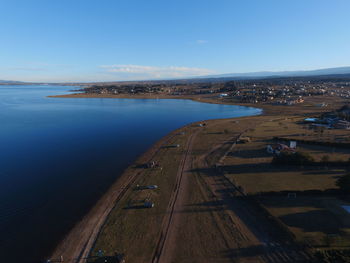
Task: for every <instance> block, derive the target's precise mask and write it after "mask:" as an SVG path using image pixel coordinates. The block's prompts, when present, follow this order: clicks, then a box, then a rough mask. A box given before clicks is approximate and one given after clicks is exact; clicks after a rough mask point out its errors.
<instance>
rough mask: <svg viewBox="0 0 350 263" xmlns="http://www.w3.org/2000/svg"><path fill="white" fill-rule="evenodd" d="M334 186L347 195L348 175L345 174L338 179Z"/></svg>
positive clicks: (349, 177)
mask: <svg viewBox="0 0 350 263" xmlns="http://www.w3.org/2000/svg"><path fill="white" fill-rule="evenodd" d="M335 184H336V186H338V187H339V188H340V190H341V191H342V192H344V193H347V194H349V193H350V174H346V175H344V176H342V177H339V178H338V180H337V181H336V183H335Z"/></svg>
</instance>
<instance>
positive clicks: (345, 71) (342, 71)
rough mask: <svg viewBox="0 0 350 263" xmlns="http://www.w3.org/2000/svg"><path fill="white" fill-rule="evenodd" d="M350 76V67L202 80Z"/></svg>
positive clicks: (227, 76)
mask: <svg viewBox="0 0 350 263" xmlns="http://www.w3.org/2000/svg"><path fill="white" fill-rule="evenodd" d="M338 74H350V67H339V68H326V69H316V70H300V71H275V72H274V71H261V72H250V73H227V74H219V75H210V76H203V77H201V78H237V79H246V78H269V77H307V76H322V75H338Z"/></svg>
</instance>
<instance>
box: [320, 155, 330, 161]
mask: <svg viewBox="0 0 350 263" xmlns="http://www.w3.org/2000/svg"><path fill="white" fill-rule="evenodd" d="M329 160H330V158H329V155H323V156H322V158H321V162H322V163H329Z"/></svg>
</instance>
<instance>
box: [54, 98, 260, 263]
mask: <svg viewBox="0 0 350 263" xmlns="http://www.w3.org/2000/svg"><path fill="white" fill-rule="evenodd" d="M84 95H85V94H69V95H57V96H48V97H50V98H111V99H187V100H192V101H196V102H202V103H211V104H224V105H236V106H243V107H252V106H251V105H249V106H248V105H247V106H245V105H237V104H233V103H232V104H228V103H223V102H222V103H218V101H215V100H202V99H195V98H191V97H176V98H174V97H171V98H168V97H167V98H164V97H162V98H154V97H152V98H150V97H137V98H135V97H131V96H123V97H116V96H113V97H112V96H108V97H104V96H89V95H88V96H84ZM254 108H257V107H254ZM259 109H261V112H260V114H257V115H251V116H242V117H231V118H225V119H239V118H249V117H256V116H265V115H266V112H265V110H264V109H262V108H259ZM215 120H219V119H212V120H201V121H197V122H192V123H188V124H186V125H184V126H182V127H179V128H177V129H175V130H173V131H171V132H170V133H168V134H166V135H165V136H163V137H162V138H160V139H159V140H158V141H156V142H155V143H154V144H153V145H152V146H150V148H149V149H147V150H146V151H145V152H143V153H141V154H140V155H139V156H138V157H137V158H136V159H135V160H133V161H132V163H131V164H130V165H129V166H128V167H127V168H125V169H124V170H123V171H122V172H121V173H120V176H119V177H118V178H117V179H116V180H115V181H114V182H113V183H112V184H111V186H110V187H109V188H108V190H107V191H106V192H105V193H104V194H103V195H102V197H100V198H99V199H98V200H96V202H95V204H94V205H93V206H92V207H91V208H90V210H89V211H88V212H87V214H85V215H84V216H83V217H82V218H81V219H80V220H79V221H78V222H76V224H75V225H74V226H73V228H72V229H70V230H69V231H68V232H67V233H66V235H65V236H64V237H63V238H62V239H61V240H60V241H59V242H58V244H57V245H56V246H55V247H54V249H53V250H52V251H51V252H50V253H49V255H50V257H49V258H50V259H51V260H60V258H61V256H62V257H63V259H64V260H76V262H81V263H83V262H84V258H86V257H88V256H89V253H90V251H91V249H92V247H93V246H94V244H95V241H96V238H97V237H98V235H99V233H100V231H101V229H102V228H103V225H104V224H105V222H106V219H107V218H108V216H109V214H110V212H111V211H112V210H113V208H114V207H115V206H116V205H117V203H118V201H119V200H120V199H121V198H122V197H123V195H124V193H125V192H126V191H127V190H128V189H129V187H130V186H131V185H132V183H133V182H134V181H135V180H137V178H138V175H139V174H138V173H136V174H133V171H131V170H132V168H133V167H135V165H136V164H138V163H147V162H149V161H150V160H152V157H153V156H154V155H155V154H156V153H157V152H158V151H159V150H160V149H161V147H162V146H163V145H164V144H165V143H166V142H168V141H169V140H170V139H172V138H174V137H175V136H176V135H177V134H178V133H179V132H180V131H181V130H183V129H185V128H186V127H188V126H192V125H193V124H196V123H199V122H203V121H205V122H208V121H215ZM76 256H78V258H76Z"/></svg>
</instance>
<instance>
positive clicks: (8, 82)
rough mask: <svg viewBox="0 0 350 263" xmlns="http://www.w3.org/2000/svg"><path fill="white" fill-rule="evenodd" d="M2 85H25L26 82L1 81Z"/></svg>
mask: <svg viewBox="0 0 350 263" xmlns="http://www.w3.org/2000/svg"><path fill="white" fill-rule="evenodd" d="M0 84H24V82H22V81H13V80H0Z"/></svg>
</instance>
